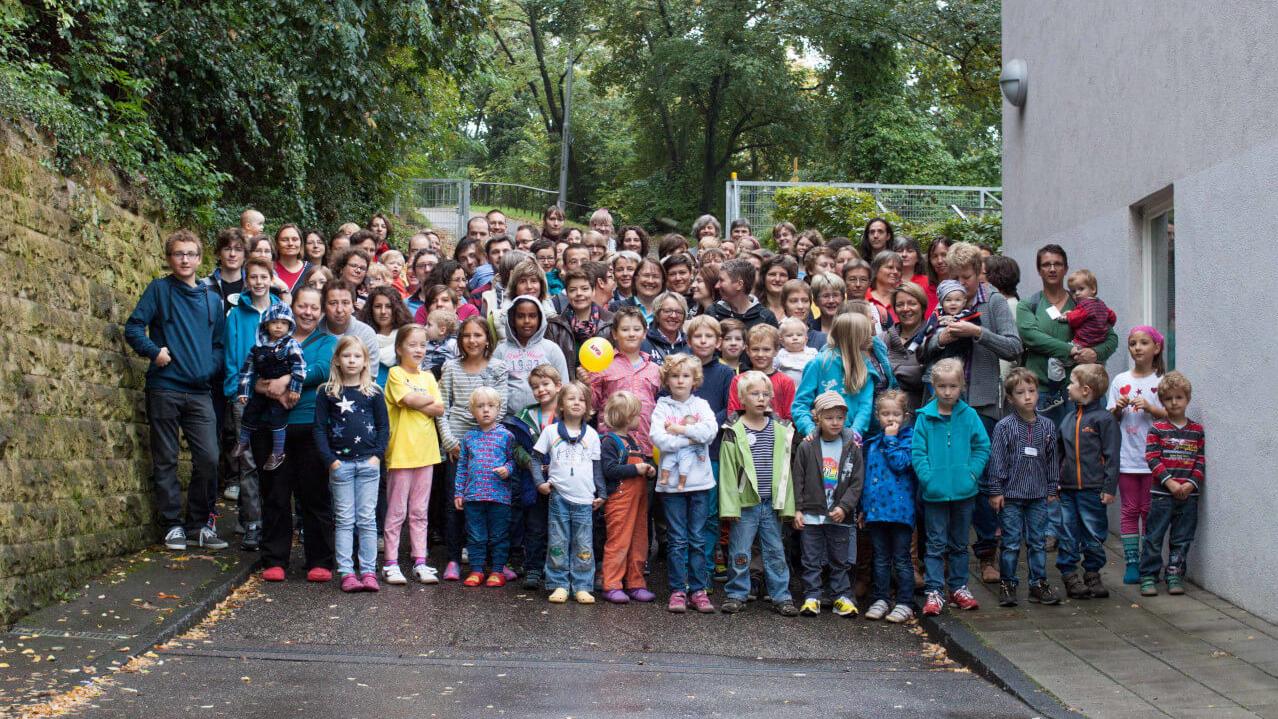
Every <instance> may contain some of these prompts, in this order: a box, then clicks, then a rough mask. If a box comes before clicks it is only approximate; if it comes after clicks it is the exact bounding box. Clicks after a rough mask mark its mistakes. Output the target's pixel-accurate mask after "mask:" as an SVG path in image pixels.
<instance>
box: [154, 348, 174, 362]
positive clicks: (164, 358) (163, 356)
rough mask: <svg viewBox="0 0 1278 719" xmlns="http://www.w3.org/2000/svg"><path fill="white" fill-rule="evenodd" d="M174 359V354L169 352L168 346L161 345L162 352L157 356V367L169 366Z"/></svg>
mask: <svg viewBox="0 0 1278 719" xmlns="http://www.w3.org/2000/svg"><path fill="white" fill-rule="evenodd" d="M172 361H173V356H172V355H170V354H169V348H168V347H161V348H160V353H159V354H157V355H156V356H155V366H156V367H167V366H168V365H169V363H170V362H172Z"/></svg>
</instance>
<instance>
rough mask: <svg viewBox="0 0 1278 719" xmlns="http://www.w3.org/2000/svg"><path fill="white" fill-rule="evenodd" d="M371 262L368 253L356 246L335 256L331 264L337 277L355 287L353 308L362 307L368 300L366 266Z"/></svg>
mask: <svg viewBox="0 0 1278 719" xmlns="http://www.w3.org/2000/svg"><path fill="white" fill-rule="evenodd" d="M369 264H371V261H370V260H369V257H368V253H367V252H365V251H364V250H362V249H360V248H358V247H356V248H354V249H350V250H347V251H346V252H345V253H344V254H343V255H342V256H341V257H338V258H337V263H336V264H335V265H334V266H333V270H334V271H335V273H336V274H337V279H338V280H340V281H342V282H345V283H346V284H348V285H350V286H351V287H354V288H355V310H356V311H359V310H362V309H364V303H365V302H367V301H368V284H367V282H366V280H367V279H368V266H369Z"/></svg>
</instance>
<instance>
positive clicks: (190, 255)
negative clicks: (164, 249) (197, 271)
mask: <svg viewBox="0 0 1278 719" xmlns="http://www.w3.org/2000/svg"><path fill="white" fill-rule="evenodd" d="M169 257H172V258H173V259H175V260H198V259H200V253H198V252H174V253H172V254H170V255H169Z"/></svg>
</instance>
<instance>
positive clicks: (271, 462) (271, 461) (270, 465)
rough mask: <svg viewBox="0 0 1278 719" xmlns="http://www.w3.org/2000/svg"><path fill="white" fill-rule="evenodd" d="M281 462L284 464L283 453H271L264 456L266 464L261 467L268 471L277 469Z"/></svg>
mask: <svg viewBox="0 0 1278 719" xmlns="http://www.w3.org/2000/svg"><path fill="white" fill-rule="evenodd" d="M281 464H284V453H283V452H280V453H279V454H274V453H272V454H271V456H269V457H267V458H266V464H263V465H262V469H265V470H266V471H268V472H270V471H272V470H275V469H279V468H280V465H281Z"/></svg>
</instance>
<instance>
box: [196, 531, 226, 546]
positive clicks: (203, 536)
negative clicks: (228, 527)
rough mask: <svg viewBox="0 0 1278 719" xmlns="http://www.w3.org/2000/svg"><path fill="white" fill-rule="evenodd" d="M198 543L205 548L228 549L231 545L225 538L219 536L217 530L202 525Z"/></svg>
mask: <svg viewBox="0 0 1278 719" xmlns="http://www.w3.org/2000/svg"><path fill="white" fill-rule="evenodd" d="M196 543H197V544H199V546H201V547H203V548H204V549H226V548H227V546H229V545H227V543H226V540H225V539H222V538H221V537H219V536H217V532H215V531H213V530H212V529H209V528H208V527H200V534H199V536H198V537H197V539H196Z"/></svg>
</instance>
